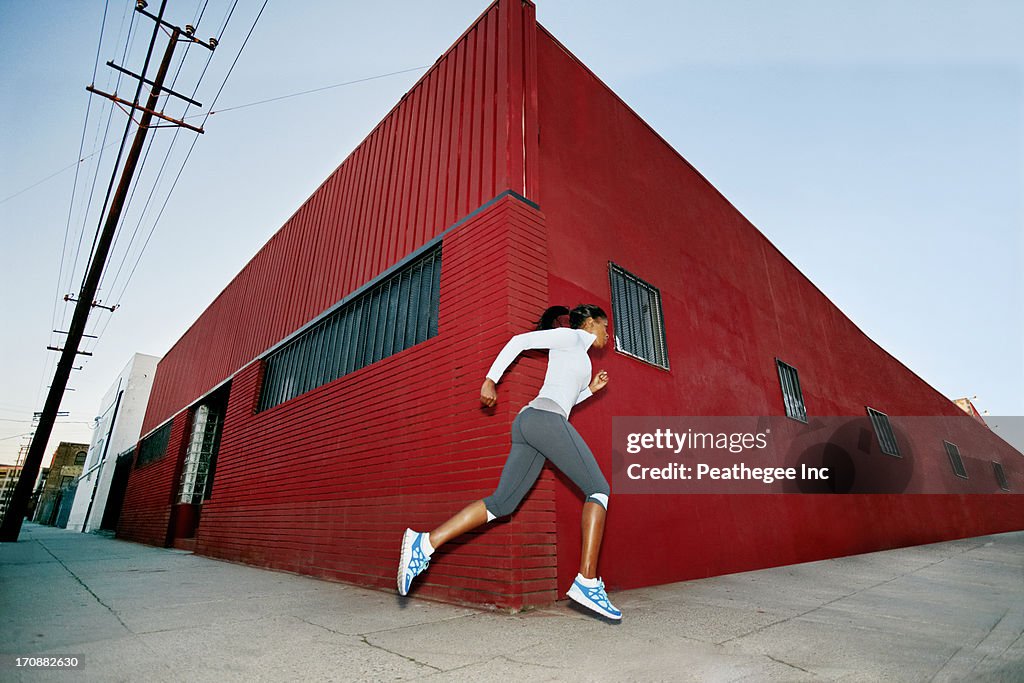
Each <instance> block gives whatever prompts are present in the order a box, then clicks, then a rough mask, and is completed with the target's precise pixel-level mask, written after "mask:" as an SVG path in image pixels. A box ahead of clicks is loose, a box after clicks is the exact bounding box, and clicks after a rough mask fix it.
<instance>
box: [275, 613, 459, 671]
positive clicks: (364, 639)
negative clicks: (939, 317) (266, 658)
mask: <svg viewBox="0 0 1024 683" xmlns="http://www.w3.org/2000/svg"><path fill="white" fill-rule="evenodd" d="M290 616H291V617H292V618H293V619H298V620H299V621H301V622H302V623H304V624H309V625H310V626H316V627H317V628H322V629H323V630H325V631H327V632H329V633H333V634H335V635H338V636H345V637H346V638H352V637H353V636H354V637H357V638H359V640H361V641H362V642H363V644H365V645H368V646H370V647H372V648H374V649H376V650H382V651H384V652H387V653H388V654H391V655H395V656H396V657H401V658H402V659H404V660H407V661H410V662H412V663H413V664H418V665H420V666H425V667H427V668H428V669H433V670H434V671H436V672H441V671H444V669H441V668H440V667H436V666H434V665H433V664H427V663H426V662H421V661H419V660H418V659H416V658H414V657H410V656H408V655H403V654H402V653H401V652H395V651H394V650H389V649H387V648H386V647H384V646H382V645H374V644H373V643H371V642H370V641H369V639H367V637H366V636H365V635H364V634H362V633H356V634H352V633H345V632H343V631H337V630H335V629H333V628H330V627H328V626H324V625H323V624H317V623H315V622H312V621H309V620H308V619H303V618H302V617H297V616H295V615H294V614H293V615H290ZM406 628H407V627H406ZM386 630H392V629H386ZM375 633H379V631H375Z"/></svg>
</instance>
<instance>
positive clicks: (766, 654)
mask: <svg viewBox="0 0 1024 683" xmlns="http://www.w3.org/2000/svg"><path fill="white" fill-rule="evenodd" d="M764 656H765V657H767V658H768V659H770V660H772V661H773V662H778V663H779V664H785V665H786V666H788V667H789V668H791V669H796V670H797V671H803V672H804V673H805V674H811V675H812V676H817V675H818V674H817V673H816V672H814V671H808V670H807V669H805V668H803V667H800V666H797V665H796V664H790V663H789V662H787V661H784V660H781V659H779V658H778V657H772V656H771V655H770V654H768V653H765V655H764Z"/></svg>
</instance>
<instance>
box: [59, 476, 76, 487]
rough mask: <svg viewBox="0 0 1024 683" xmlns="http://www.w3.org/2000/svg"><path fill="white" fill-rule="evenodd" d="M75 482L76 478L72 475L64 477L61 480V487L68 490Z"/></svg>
mask: <svg viewBox="0 0 1024 683" xmlns="http://www.w3.org/2000/svg"><path fill="white" fill-rule="evenodd" d="M74 480H75V478H74V477H73V476H71V475H66V476H63V477H61V478H60V487H61V488H62V489H66V488H67V487H69V486H71V482H73V481H74Z"/></svg>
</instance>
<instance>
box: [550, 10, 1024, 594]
mask: <svg viewBox="0 0 1024 683" xmlns="http://www.w3.org/2000/svg"><path fill="white" fill-rule="evenodd" d="M537 64H538V71H539V77H538V78H537V83H538V87H539V106H538V112H539V115H540V118H541V131H542V136H543V137H542V139H541V146H540V155H539V159H540V176H541V177H542V178H543V180H544V184H543V187H542V188H541V190H540V193H539V195H538V196H535V197H534V199H535V200H537V201H539V203H540V205H541V207H542V208H543V210H544V212H545V216H546V218H547V223H548V227H549V235H550V237H549V262H550V264H551V274H550V279H549V290H550V292H551V298H552V301H553V302H561V303H564V304H568V305H571V304H574V303H576V302H578V301H593V302H595V303H598V304H600V305H602V306H605V307H610V301H609V298H610V294H609V291H608V288H609V285H608V270H607V264H608V261H614V262H616V263H618V264H619V265H621V266H623V267H625V268H626V269H628V270H630V271H632V272H634V273H636V274H637V275H639V276H640V277H642V278H644V279H645V280H648V281H649V282H651V283H652V284H654V285H655V286H657V287H659V288H660V290H661V294H662V298H663V306H664V311H665V318H666V320H665V326H666V335H667V343H668V351H669V359H670V367H671V371H665V370H661V369H658V368H654V367H652V366H648V365H645V364H643V363H641V362H638V361H635V360H633V359H630V358H628V357H626V356H623V355H621V354H616V353H615V352H614V351H612V350H610V349H605V350H603V351H601V352H594V353H592V357H593V363H594V367H595V369H599V368H606V369H607V370H608V372H609V374H610V375H611V377H612V378H613V380H612V382H611V384H609V387H608V389H607V390H606V392H604V395H602V396H599V397H597V399H596V400H592V401H588V402H587V403H585V404H583V405H581V406H580V409H579V410H578V411H577V412H576V413H574V417H573V420H574V422H575V424H576V426H577V427H578V429H579V430H580V432H581V433H582V434H583V435H584V437H585V438H586V439H587V440H588V442H589V443H590V445H591V446H592V448H593V449H594V451H595V453H596V454H597V455H598V459H599V462H600V463H601V465H602V467H603V468H604V470H605V473H606V474H608V475H611V418H612V416H614V415H784V414H785V411H784V407H783V403H782V395H781V391H780V388H779V380H778V375H777V374H776V369H775V363H774V359H775V358H776V357H779V358H781V359H783V360H785V361H786V362H788V363H790V364H792V365H794V366H796V367H797V368H798V370H799V372H800V381H801V385H802V387H803V391H804V396H805V399H806V404H807V407H808V412H809V413H810V414H811V415H812V416H813V415H839V416H842V415H854V416H865V406H866V405H870V406H872V407H874V408H877V409H879V410H881V411H883V412H886V413H888V414H890V415H892V416H898V415H936V416H947V417H944V418H937V421H940V422H943V424H942V425H941V429H939V427H938V426H937V425H932V429H929V430H923V429H921V428H919V427H916V426H911V427H901V426H900V423H899V421H898V420H899V418H897V417H894V418H893V421H894V424H895V425H896V426H897V429H902V430H903V433H902V437H904V438H905V439H906V440H907V443H910V444H912V446H913V449H914V452H915V453H916V454H917V457H916V459H915V460H914V462H912V463H910V462H909V460H904V461H903V462H904V463H907V464H908V465H912V466H913V473H912V475H911V477H910V481H909V489H908V490H915V488H916V490H922V489H923V488H924V484H925V483H926V482H927V483H929V484H931V485H932V486H934V485H936V483H937V482H942V483H941V484H939V485H940V486H941V485H944V486H947V487H948V490H949V491H951V492H953V491H955V492H957V493H958V494H960V493H963V494H967V493H973V494H974V495H846V496H815V495H755V496H738V495H730V496H724V495H689V496H686V495H650V496H639V495H628V496H624V495H623V496H616V495H615V492H614V490H613V492H612V500H611V505H610V507H609V517H608V529H607V531H606V534H605V545H604V549H603V551H602V558H601V570H602V573H603V574H604V577H605V580H606V582H607V583H608V585H609V586H611V587H620V588H622V587H636V586H642V585H649V584H656V583H665V582H670V581H678V580H683V579H688V578H695V577H703V576H710V575H715V574H723V573H728V572H735V571H743V570H747V569H753V568H758V567H766V566H772V565H779V564H789V563H794V562H801V561H807V560H812V559H821V558H826V557H834V556H838V555H846V554H851V553H858V552H865V551H869V550H877V549H881V548H890V547H895V546H899V545H908V544H915V543H927V542H931V541H938V540H942V539H948V538H958V537H963V536H969V535H976V534H983V533H992V532H998V531H1007V530H1011V529H1020V528H1024V497H1021V496H1005V495H982V493H988V494H991V493H993V492H994V491H996V490H997V489H996V486H995V479H994V476H993V474H992V472H991V465H990V464H989V462H988V461H989V460H991V459H1001V460H1002V461H1003V463H1004V467H1005V466H1006V463H1007V462H1009V463H1010V468H1009V469H1008V470H1007V471H1008V472H1009V471H1010V469H1012V470H1013V472H1014V473H1013V475H1010V474H1008V475H1007V476H1008V477H1010V478H1011V481H1013V482H1014V486H1015V487H1016V490H1020V488H1021V487H1024V463H1022V460H1024V458H1021V456H1020V455H1019V454H1017V453H1016V452H1015V451H1013V450H1012V449H1011V448H1009V447H1008V446H1007V445H1006V444H1005V443H1003V442H1002V441H1001V440H999V439H998V438H996V437H995V436H994V435H992V434H991V432H989V431H988V430H987V429H985V428H984V427H981V426H980V425H978V424H977V423H976V422H975V421H974V420H972V419H971V418H969V417H967V416H966V415H964V413H963V412H962V411H960V409H959V408H957V407H956V406H954V405H953V404H952V403H951V402H950V401H949V400H948V399H946V398H945V397H943V396H941V395H940V394H939V393H938V392H936V391H935V390H934V389H932V388H931V387H930V386H928V385H927V384H926V383H924V382H923V381H922V380H921V379H920V378H918V377H917V376H916V375H914V374H913V373H912V372H911V371H909V370H908V369H907V368H906V367H904V366H903V365H902V364H900V363H899V362H898V361H896V360H895V359H893V358H892V357H891V356H889V354H887V353H886V352H885V351H884V350H883V349H881V348H880V347H879V346H878V345H877V344H875V343H874V342H872V341H871V340H870V339H869V338H867V337H866V336H865V335H864V334H863V333H862V332H861V331H860V330H859V329H858V328H857V327H856V326H855V325H854V324H853V323H852V322H851V321H850V320H849V319H848V318H846V317H845V316H844V315H843V314H842V313H841V312H840V311H839V310H838V309H837V308H836V307H835V306H834V305H832V304H831V302H829V300H828V299H827V298H826V297H825V296H824V295H823V294H822V293H821V292H820V291H819V290H818V289H817V288H816V287H815V286H814V285H813V284H812V283H811V282H810V281H808V280H807V278H806V277H805V276H804V275H802V274H801V273H800V272H799V271H798V270H797V269H796V268H795V267H794V266H793V265H792V264H791V263H790V262H789V261H788V260H787V259H786V258H785V257H784V256H783V255H782V254H781V253H780V252H779V251H778V250H777V249H776V248H775V247H774V246H772V245H771V244H770V243H769V242H768V241H767V240H766V239H765V238H764V237H763V236H762V235H761V233H760V232H758V231H757V229H756V228H755V227H754V226H753V225H751V224H750V223H749V222H748V221H747V220H746V219H745V218H743V216H742V215H740V213H739V212H738V211H736V210H735V208H734V207H733V206H732V205H730V204H729V202H728V201H726V200H725V199H724V198H723V197H722V196H721V194H719V193H718V192H717V191H716V190H715V189H714V188H713V187H712V186H711V185H710V184H709V183H708V182H707V181H706V180H705V179H704V178H703V177H701V176H700V174H699V173H697V172H696V171H695V170H694V169H693V168H692V167H690V166H689V164H687V163H686V161H685V160H684V159H682V157H680V156H679V155H678V154H677V153H676V152H675V151H674V150H672V149H671V148H670V147H669V146H668V145H667V144H666V143H665V142H664V141H663V140H662V139H661V138H660V137H658V136H657V134H656V133H655V132H654V131H653V130H651V129H650V128H649V127H648V126H647V125H646V124H645V123H644V122H643V121H642V120H641V119H640V118H639V117H637V116H636V115H635V114H634V113H633V112H632V111H630V110H629V108H628V107H627V106H626V105H625V104H623V103H622V101H621V100H620V99H619V98H618V97H616V96H615V95H614V94H613V93H612V92H611V91H610V90H608V89H607V87H606V86H604V85H603V84H602V83H600V81H599V80H598V79H597V78H596V77H595V76H594V75H593V74H592V73H590V72H589V71H588V70H587V69H586V67H584V66H583V65H582V64H580V63H579V62H578V61H577V60H576V59H575V57H573V56H572V55H571V54H569V53H568V52H567V51H566V50H565V49H564V48H563V47H562V46H561V45H560V44H558V42H557V41H556V40H554V39H553V38H552V37H551V36H550V35H548V34H547V33H545V32H544V31H543V30H541V31H539V32H538V46H537ZM612 326H613V327H614V320H613V321H612ZM936 430H938V431H942V432H943V433H942V434H937V432H936ZM942 438H948V439H950V440H951V441H954V442H957V443H958V444H959V445H960V447H961V451H962V452H964V453H965V454H966V453H968V452H970V453H971V454H972V457H973V460H971V461H970V462H967V460H965V464H967V466H968V469H969V470H970V476H971V479H970V480H968V481H964V480H961V479H956V477H954V475H953V473H952V471H951V469H950V467H949V463H948V461H947V460H946V455H945V452H944V451H943V449H942V442H941V440H942ZM880 457H888V456H880ZM965 457H966V456H965ZM931 490H934V488H932V489H931ZM556 498H557V502H558V506H557V509H558V516H557V520H558V550H559V577H560V579H561V582H562V583H563V584H565V583H567V582H568V581H570V580H571V577H572V576H573V575H574V574H575V572H576V568H577V565H578V562H579V556H578V548H579V513H580V509H581V506H582V504H581V501H580V500H579V495H578V493H577V492H575V491H573V490H572V489H571V487H570V486H561V485H560V486H559V487H557V491H556Z"/></svg>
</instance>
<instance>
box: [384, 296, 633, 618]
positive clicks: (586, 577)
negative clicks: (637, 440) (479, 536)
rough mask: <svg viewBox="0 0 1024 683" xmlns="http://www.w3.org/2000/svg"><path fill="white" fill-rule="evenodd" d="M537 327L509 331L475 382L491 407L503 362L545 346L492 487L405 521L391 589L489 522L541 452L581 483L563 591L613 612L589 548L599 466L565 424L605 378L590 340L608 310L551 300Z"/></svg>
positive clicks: (600, 486)
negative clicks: (579, 515) (579, 523)
mask: <svg viewBox="0 0 1024 683" xmlns="http://www.w3.org/2000/svg"><path fill="white" fill-rule="evenodd" d="M566 314H568V316H569V327H554V324H555V322H556V321H557V319H558V318H559V316H562V315H566ZM537 327H538V329H537V331H535V332H526V333H524V334H517V335H516V336H514V337H512V339H510V340H509V342H508V343H507V344H505V348H503V349H502V350H501V353H499V354H498V357H497V358H496V359H495V360H494V363H493V365H491V368H490V370H489V371H488V372H487V379H485V380H484V383H483V386H482V387H481V388H480V402H481V403H483V404H484V405H485V406H488V407H491V406H494V405H495V404H496V403H497V402H498V392H497V386H496V385H497V384H498V381H499V380H500V379H501V376H502V375H503V374H504V372H505V369H506V368H508V366H509V365H510V364H511V363H512V361H514V360H515V359H516V357H517V356H518V355H519V354H520V353H521V352H523V351H525V350H527V349H548V367H547V373H546V374H545V376H544V384H543V385H542V386H541V388H540V392H539V393H538V394H537V397H536V398H535V399H533V400H532V401H531V402H530V403H528V404H527V405H526V406H524V407H523V409H522V410H520V411H519V414H518V415H517V416H516V419H515V420H514V421H513V422H512V449H511V451H510V452H509V455H508V460H506V461H505V467H504V468H503V469H502V471H501V479H500V480H499V482H498V488H497V489H496V490H495V491H494V493H492V494H491V495H490V496H488V497H486V498H484V499H483V500H478V501H475V502H472V503H470V504H469V505H467V506H466V507H465V508H463V509H462V510H461V511H460V512H458V513H457V514H456V515H455V516H453V517H452V518H451V519H449V520H448V521H446V522H445V523H444V524H442V525H441V526H439V527H437V528H436V529H434V530H433V531H431V532H429V533H426V532H422V533H421V532H416V531H413V530H412V529H406V530H405V535H404V536H403V537H402V553H401V560H400V562H399V566H398V592H399V594H401V595H406V594H408V592H409V586H410V585H411V584H412V580H413V579H414V578H415V577H416V576H418V575H419V574H420V573H422V572H423V571H424V570H425V569H426V568H427V566H428V564H429V563H430V557H431V555H433V554H434V551H435V550H437V549H438V548H440V547H441V546H442V545H444V544H445V543H447V542H448V541H450V540H452V539H453V538H456V537H458V536H460V535H461V534H464V533H465V532H467V531H469V530H471V529H475V528H476V527H478V526H480V525H481V524H484V523H486V522H490V521H491V520H493V519H495V518H497V517H504V516H505V515H510V514H512V512H513V511H514V510H515V509H516V508H517V507H518V506H519V503H520V502H521V501H522V500H523V497H524V496H526V494H527V492H528V491H529V490H530V489H531V488H532V487H533V484H534V483H535V482H536V481H537V477H538V476H540V471H541V468H542V467H543V466H544V460H545V459H547V460H550V461H551V462H552V463H553V464H554V465H555V467H557V468H558V469H560V470H561V471H562V472H563V473H565V475H566V476H568V477H569V479H571V480H572V482H573V483H574V484H576V486H578V487H579V488H580V490H582V491H583V494H584V496H586V502H585V503H584V505H583V550H582V554H581V558H580V571H579V574H577V575H576V578H575V580H574V581H573V582H572V586H571V587H570V588H569V591H568V593H567V595H568V596H569V597H570V598H572V599H573V600H575V601H576V602H578V603H580V604H581V605H584V606H585V607H587V608H589V609H591V610H593V611H595V612H597V613H598V614H600V615H602V616H605V617H608V618H609V619H621V618H622V612H620V611H619V610H617V609H616V608H615V606H614V605H612V603H611V601H610V600H609V599H608V594H607V593H606V592H605V590H604V582H603V581H601V579H600V578H598V576H597V556H598V553H599V551H600V550H601V538H602V536H603V535H604V519H605V513H606V511H607V509H608V494H609V492H610V489H609V487H608V482H607V480H606V479H605V478H604V475H603V474H601V470H600V468H599V467H598V466H597V462H596V461H595V460H594V455H593V453H591V452H590V449H589V448H588V447H587V444H586V443H585V442H584V441H583V438H582V437H581V436H580V435H579V433H578V432H577V431H576V430H575V429H574V428H573V426H572V425H570V424H569V420H568V418H569V413H570V411H571V410H572V408H573V406H575V405H576V404H578V403H579V402H580V401H583V400H586V399H587V398H589V397H590V396H592V395H593V394H595V393H597V392H598V391H600V390H601V389H604V387H605V385H607V384H608V373H607V372H605V371H604V370H601V371H600V372H598V373H597V375H595V376H594V377H593V378H591V365H590V356H589V355H587V352H588V351H589V350H590V348H591V347H593V348H597V349H600V348H603V347H604V346H605V345H606V344H607V343H608V316H607V315H606V314H605V312H604V311H603V310H601V309H600V308H599V307H597V306H594V305H590V304H584V305H580V306H577V307H576V308H574V309H572V310H571V311H570V310H569V309H568V308H566V307H565V306H552V307H551V308H549V309H548V310H546V311H544V314H543V315H542V316H541V319H540V321H539V322H538V324H537Z"/></svg>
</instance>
